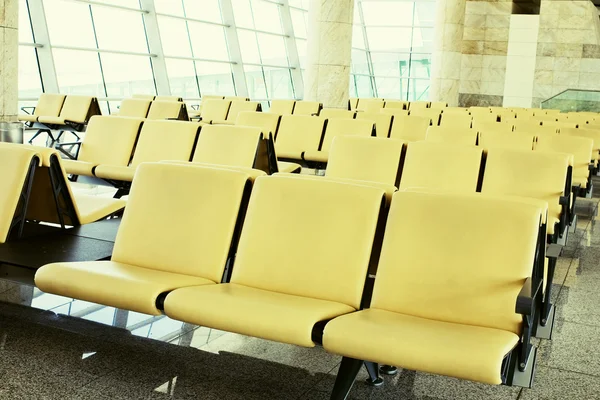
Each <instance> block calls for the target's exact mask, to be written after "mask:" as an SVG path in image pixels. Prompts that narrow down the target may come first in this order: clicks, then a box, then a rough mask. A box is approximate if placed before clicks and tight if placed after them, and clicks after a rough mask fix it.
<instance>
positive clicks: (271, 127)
mask: <svg viewBox="0 0 600 400" xmlns="http://www.w3.org/2000/svg"><path fill="white" fill-rule="evenodd" d="M280 120H281V115H278V114H274V113H262V112H252V111H244V112H241V113H239V114H238V117H237V119H236V121H235V124H236V125H242V126H256V127H259V128H260V129H261V130H262V132H263V133H264V135H265V139H268V138H269V134H271V135H272V136H273V139H275V138H276V137H277V130H278V129H279V121H280Z"/></svg>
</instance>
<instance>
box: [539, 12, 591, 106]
mask: <svg viewBox="0 0 600 400" xmlns="http://www.w3.org/2000/svg"><path fill="white" fill-rule="evenodd" d="M566 89H590V90H600V19H599V18H598V11H597V9H596V8H595V6H594V5H593V3H592V2H591V1H589V0H585V1H582V0H572V1H555V0H542V2H541V7H540V29H539V37H538V47H537V59H536V67H535V77H534V86H533V102H532V103H533V104H532V105H533V106H534V107H537V106H539V104H540V102H541V101H543V100H545V99H547V98H549V97H552V96H554V95H556V94H558V93H560V92H562V91H563V90H566Z"/></svg>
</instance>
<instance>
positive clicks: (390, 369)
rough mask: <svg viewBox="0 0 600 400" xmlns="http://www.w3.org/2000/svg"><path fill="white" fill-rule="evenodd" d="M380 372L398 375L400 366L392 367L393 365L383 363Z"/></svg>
mask: <svg viewBox="0 0 600 400" xmlns="http://www.w3.org/2000/svg"><path fill="white" fill-rule="evenodd" d="M379 372H380V373H382V374H383V375H390V376H393V375H396V374H397V373H398V368H396V367H392V366H391V365H382V366H381V367H379Z"/></svg>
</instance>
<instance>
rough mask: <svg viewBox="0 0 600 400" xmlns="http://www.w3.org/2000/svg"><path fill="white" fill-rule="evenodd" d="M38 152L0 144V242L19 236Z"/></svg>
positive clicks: (38, 162)
mask: <svg viewBox="0 0 600 400" xmlns="http://www.w3.org/2000/svg"><path fill="white" fill-rule="evenodd" d="M38 165H40V156H39V155H38V154H37V153H36V152H35V151H33V150H30V149H25V148H16V147H15V148H13V147H3V146H0V176H1V178H0V243H5V242H6V241H7V240H8V239H9V238H12V237H15V236H16V237H18V236H20V233H21V232H19V230H21V229H22V227H23V224H24V223H25V212H26V209H27V204H26V202H27V200H28V199H29V197H30V190H31V189H30V188H31V184H32V182H33V179H34V174H35V170H36V168H37V166H38Z"/></svg>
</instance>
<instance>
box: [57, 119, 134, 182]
mask: <svg viewBox="0 0 600 400" xmlns="http://www.w3.org/2000/svg"><path fill="white" fill-rule="evenodd" d="M142 122H143V119H141V118H129V117H109V116H95V117H92V119H90V123H89V124H88V127H87V130H86V133H85V137H84V138H83V142H80V143H77V144H75V145H74V146H77V148H78V151H77V154H76V156H75V157H74V158H75V159H69V160H63V161H62V165H63V167H64V168H65V170H66V171H67V173H69V174H73V175H84V176H94V174H93V170H94V167H96V166H98V165H100V164H108V165H118V166H123V167H125V166H127V165H128V164H129V160H130V159H131V154H132V153H133V146H134V145H135V142H136V140H137V137H138V133H139V131H140V127H141V126H142ZM65 147H69V145H66V144H65V145H59V146H58V149H59V150H63V149H64V148H65ZM63 152H64V150H63ZM67 154H70V153H67ZM71 157H73V156H71Z"/></svg>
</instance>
